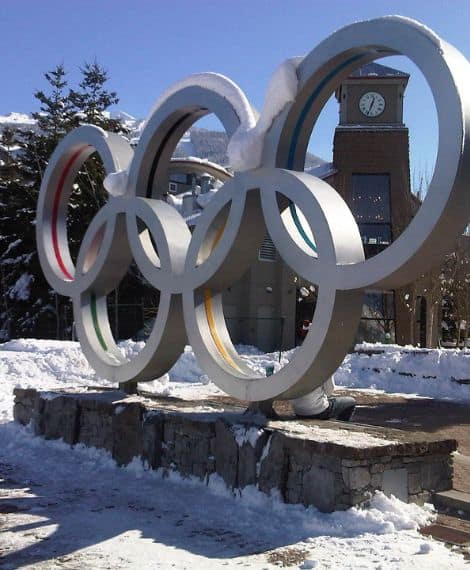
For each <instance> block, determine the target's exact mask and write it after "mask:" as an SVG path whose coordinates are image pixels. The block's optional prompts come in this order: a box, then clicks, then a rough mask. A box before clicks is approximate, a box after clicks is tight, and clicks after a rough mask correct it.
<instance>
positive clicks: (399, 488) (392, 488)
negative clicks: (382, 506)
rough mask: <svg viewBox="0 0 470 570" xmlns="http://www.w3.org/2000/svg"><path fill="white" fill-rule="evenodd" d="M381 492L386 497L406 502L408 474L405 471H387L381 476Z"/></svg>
mask: <svg viewBox="0 0 470 570" xmlns="http://www.w3.org/2000/svg"><path fill="white" fill-rule="evenodd" d="M382 491H383V492H384V493H385V494H386V495H388V496H391V495H393V496H395V497H396V498H397V499H401V500H402V501H405V502H408V472H407V470H406V469H387V470H386V471H384V472H383V475H382Z"/></svg>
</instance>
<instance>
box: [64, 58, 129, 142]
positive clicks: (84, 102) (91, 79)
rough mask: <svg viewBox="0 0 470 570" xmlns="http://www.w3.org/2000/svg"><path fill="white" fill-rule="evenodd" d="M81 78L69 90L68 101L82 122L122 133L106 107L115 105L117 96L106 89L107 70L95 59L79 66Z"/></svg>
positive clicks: (117, 100)
mask: <svg viewBox="0 0 470 570" xmlns="http://www.w3.org/2000/svg"><path fill="white" fill-rule="evenodd" d="M80 71H81V72H82V80H81V81H80V83H79V89H78V90H74V89H72V90H71V91H70V101H71V103H72V104H73V105H74V108H75V110H76V112H77V114H78V116H79V118H80V121H81V122H82V123H87V124H90V125H96V126H98V127H101V128H102V129H104V130H105V131H110V132H113V133H124V132H125V129H123V126H122V125H121V123H120V122H119V121H118V120H116V119H111V118H110V116H109V113H107V109H108V108H109V107H110V106H112V105H116V104H117V103H118V102H119V98H118V96H117V93H116V92H115V91H108V90H107V89H106V82H107V81H108V72H107V71H106V70H105V69H104V68H103V67H101V66H100V65H99V64H98V62H97V61H96V60H95V61H94V62H93V63H85V65H84V66H83V67H82V68H80Z"/></svg>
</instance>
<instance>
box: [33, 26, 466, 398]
mask: <svg viewBox="0 0 470 570" xmlns="http://www.w3.org/2000/svg"><path fill="white" fill-rule="evenodd" d="M395 54H402V55H404V56H407V57H408V58H409V59H410V60H411V61H413V62H414V63H415V64H416V65H417V67H418V68H419V69H420V70H421V71H422V73H423V75H424V76H425V78H426V80H427V82H428V84H429V86H430V89H431V91H432V93H433V96H434V100H435V104H436V108H437V114H438V123H439V147H438V155H437V161H436V166H435V171H434V174H433V177H432V180H431V183H430V186H429V189H428V193H427V196H426V198H425V200H424V203H423V204H422V206H421V207H420V210H419V212H418V213H417V215H416V216H415V218H414V219H413V220H412V221H411V223H410V225H409V226H408V228H407V229H406V230H405V231H404V233H403V234H402V235H401V236H400V237H399V238H398V239H397V240H396V241H394V242H393V243H392V244H391V245H390V246H389V247H388V248H387V249H386V250H384V251H383V252H381V253H379V254H377V255H376V256H374V257H372V258H370V259H367V260H366V259H364V253H363V246H362V242H361V237H360V234H359V230H358V227H357V225H356V222H355V220H354V218H353V215H352V213H351V212H350V210H349V208H348V207H347V205H346V203H345V202H344V201H343V199H342V198H341V197H340V196H339V194H338V193H337V192H336V191H335V190H334V189H333V188H332V187H331V186H329V185H328V184H327V183H326V182H324V181H322V180H320V179H318V178H316V177H314V176H311V175H308V174H306V173H304V172H303V165H304V158H305V154H306V150H307V144H308V140H309V137H310V134H311V132H312V130H313V129H314V125H315V121H316V119H317V118H318V116H319V114H320V112H321V110H322V108H323V106H324V104H325V103H326V101H327V100H328V98H329V97H330V95H331V94H332V93H333V92H334V90H335V89H336V88H337V87H338V86H339V84H340V83H341V82H342V81H343V80H344V79H345V78H346V77H347V76H348V75H350V74H351V72H352V71H354V70H355V69H357V68H359V67H361V66H363V65H364V64H366V63H369V62H371V61H373V60H376V59H379V58H382V57H385V56H389V55H395ZM297 77H298V91H297V95H296V97H295V100H294V101H293V102H291V103H289V104H288V105H286V106H285V108H284V109H283V111H282V112H281V113H280V114H279V115H278V116H277V117H276V118H275V120H274V123H273V124H272V126H271V128H270V129H269V130H268V131H267V132H266V134H265V135H264V138H263V141H262V143H263V147H262V157H261V162H260V164H259V165H258V167H257V168H254V169H251V170H248V171H244V172H235V175H234V177H233V178H232V179H230V180H228V181H226V183H225V184H224V185H223V187H222V188H221V189H220V190H219V191H218V192H217V194H216V196H215V197H214V198H213V199H212V200H211V202H210V203H209V204H208V205H207V207H206V208H205V209H204V211H203V213H202V215H201V217H200V220H199V222H198V224H197V226H196V229H195V231H194V233H193V235H191V234H190V232H189V230H188V228H187V226H186V224H185V222H184V220H183V218H182V217H181V216H180V214H179V213H178V212H177V211H176V210H175V209H173V208H172V207H171V206H170V205H169V204H167V203H166V202H164V201H163V200H162V199H160V198H161V196H162V194H163V193H164V192H166V190H167V183H168V182H167V181H168V177H167V172H168V168H169V164H170V159H171V155H172V153H173V151H174V149H175V147H176V145H177V143H178V141H179V140H180V138H181V136H182V135H183V134H184V132H185V131H186V130H187V129H188V128H189V127H190V126H191V125H192V124H193V123H194V122H195V121H196V120H198V119H199V118H200V117H202V116H203V115H206V114H208V113H214V114H215V115H216V116H217V117H218V118H219V119H220V121H221V122H222V124H223V126H224V128H225V130H226V132H227V135H228V137H229V138H231V137H232V136H233V135H234V134H235V133H236V132H238V133H240V129H241V128H244V127H245V128H252V127H253V126H254V125H255V124H256V113H255V111H254V110H253V109H252V108H251V107H250V105H249V103H248V101H247V99H246V97H245V96H244V94H243V93H242V92H241V90H240V89H239V88H238V87H237V86H236V85H235V84H234V83H233V82H231V81H230V80H228V79H226V78H223V77H222V76H215V75H209V74H208V75H204V76H192V77H189V78H188V79H187V80H186V81H184V82H183V83H180V84H178V85H177V86H176V87H175V88H174V89H172V90H170V91H169V92H168V93H167V94H166V95H165V96H164V97H163V98H162V99H161V100H160V101H159V103H158V104H157V105H156V107H155V108H154V110H153V112H152V113H151V116H150V118H149V120H148V121H147V123H146V126H145V128H144V131H143V133H142V136H141V139H140V142H139V144H138V146H137V149H136V152H135V154H134V153H133V150H132V149H131V147H130V146H129V145H128V143H127V142H126V141H125V140H124V139H122V138H121V137H120V136H118V135H116V134H111V133H106V132H104V131H102V130H101V129H99V128H97V127H93V126H82V127H80V128H78V129H76V130H75V131H72V132H71V133H70V134H68V135H67V136H66V137H65V138H64V139H63V140H62V142H61V143H60V144H59V145H58V147H57V149H56V150H55V152H54V153H53V155H52V157H51V159H50V162H49V166H48V168H47V171H46V173H45V176H44V180H43V184H42V187H41V192H40V198H39V203H38V214H37V243H38V251H39V257H40V261H41V265H42V268H43V271H44V273H45V276H46V278H47V280H48V282H49V284H50V285H51V286H52V287H53V288H54V289H55V290H56V291H57V292H58V293H60V294H62V295H67V296H70V297H71V298H72V300H73V306H74V314H75V320H76V324H77V332H78V336H79V339H80V342H81V344H82V347H83V350H84V353H85V355H86V357H87V358H88V360H89V362H90V363H91V365H92V366H93V367H94V368H95V370H96V371H97V373H98V374H99V375H100V376H102V377H106V378H108V379H112V380H115V381H118V382H127V381H147V380H152V379H153V378H156V377H159V376H161V375H162V374H164V373H165V372H167V371H168V370H169V368H170V367H171V366H172V365H173V364H174V362H175V361H176V359H177V358H178V357H179V355H180V354H181V352H182V351H183V350H184V345H185V343H186V341H187V339H189V342H190V344H191V345H192V346H193V349H194V352H195V354H196V355H197V357H198V360H199V363H200V365H201V366H202V368H203V369H204V370H205V371H206V373H207V374H208V376H209V377H210V378H211V379H212V380H213V381H214V382H215V383H216V384H217V385H218V386H219V387H220V388H222V389H223V390H224V391H225V392H227V393H228V394H231V395H232V396H234V397H237V398H239V399H242V400H248V401H262V400H268V399H274V398H278V399H291V398H296V397H300V396H303V395H305V394H307V393H308V392H310V391H311V390H313V389H314V388H316V387H318V386H319V385H321V384H322V383H323V382H324V381H325V380H326V379H327V378H328V377H329V376H330V375H331V374H332V373H333V372H334V371H335V370H336V369H337V367H338V366H339V365H340V364H341V362H342V360H343V358H344V356H345V354H346V353H347V350H348V348H349V347H350V346H351V344H352V342H353V339H354V335H355V331H356V328H357V324H358V322H359V318H360V316H361V306H362V296H363V291H364V289H365V288H366V287H368V288H372V287H376V288H377V287H378V288H390V287H398V286H401V285H404V284H406V283H408V282H410V281H412V280H414V279H416V278H417V277H418V276H419V275H420V274H421V273H422V272H423V271H426V270H428V269H429V268H430V266H432V265H433V264H434V263H436V262H437V261H438V260H440V259H441V258H442V256H443V255H444V254H445V253H446V252H447V251H448V250H449V249H451V248H452V246H453V244H454V243H455V240H456V238H457V236H458V235H459V233H462V231H463V230H464V228H465V226H466V224H467V223H468V221H469V220H470V199H469V196H468V190H467V187H468V184H469V182H470V156H469V146H470V134H469V133H470V84H469V79H468V78H469V77H470V64H469V62H468V61H467V60H466V59H465V57H464V56H463V55H461V54H460V53H459V52H458V51H457V50H456V49H455V48H454V47H452V46H451V45H449V44H447V43H446V42H444V41H442V40H440V39H439V38H438V37H437V36H435V35H434V34H433V33H432V32H431V31H430V30H428V29H427V28H424V26H421V25H420V24H418V23H417V22H414V21H411V20H409V19H406V18H401V17H386V18H378V19H375V20H370V21H366V22H360V23H355V24H352V25H350V26H347V27H345V28H343V29H341V30H339V31H337V32H335V33H334V34H333V35H331V36H330V37H328V38H327V39H326V40H324V41H323V42H322V43H320V44H319V45H318V46H317V47H315V48H314V49H313V51H311V52H310V53H309V54H308V55H307V56H306V57H305V58H303V59H302V61H301V62H300V63H299V65H298V67H297ZM201 78H202V79H201ZM93 152H96V153H98V155H99V156H100V157H101V159H102V161H103V164H104V167H105V170H106V172H107V173H108V174H111V173H114V172H118V171H121V170H128V176H127V185H126V187H125V192H124V193H123V194H122V195H120V196H115V197H113V196H110V199H109V201H108V202H107V203H106V205H105V206H104V207H103V208H102V209H101V210H100V211H99V212H98V213H97V215H96V216H95V218H94V219H93V221H92V222H91V224H90V226H89V227H88V229H87V230H86V233H85V235H84V238H83V241H82V244H81V247H80V252H79V255H78V258H77V263H76V266H74V264H73V262H72V259H71V256H70V252H69V248H68V244H67V227H66V213H67V204H68V199H69V196H70V192H71V187H72V183H73V180H74V178H75V176H76V174H77V173H78V171H79V169H80V167H81V166H82V164H83V163H84V161H85V160H86V159H87V158H88V157H89V156H90V155H91V154H92V153H93ZM297 208H299V209H300V210H301V212H302V213H303V216H304V218H303V219H301V218H300V217H299V215H298V213H297ZM142 226H145V230H144V231H142V230H141V228H142ZM307 226H309V227H307ZM266 228H267V229H268V231H269V235H270V237H271V239H272V240H273V242H274V244H275V246H276V248H277V250H278V252H279V254H280V256H281V257H282V259H283V260H284V261H285V262H286V263H287V264H288V265H289V266H290V267H291V268H292V269H293V270H294V271H296V272H297V273H298V274H299V275H300V276H302V277H303V278H304V279H305V280H307V281H309V282H311V283H315V284H316V285H317V286H318V295H319V297H318V302H317V309H316V311H315V315H314V318H313V322H312V326H311V330H310V332H309V334H308V335H307V338H306V339H305V341H304V343H303V345H302V346H301V347H299V348H298V349H297V351H296V353H295V355H294V357H293V359H292V360H291V362H290V363H289V364H288V365H286V366H285V367H284V368H282V369H281V370H280V371H278V372H276V373H275V374H274V375H273V376H270V377H260V376H257V375H256V374H255V373H254V372H253V371H252V370H251V369H250V368H248V367H247V366H246V364H245V363H244V361H243V360H242V359H241V358H239V356H238V354H237V352H236V350H235V348H234V347H233V345H232V342H231V339H230V336H229V333H228V331H227V328H226V325H225V320H224V315H223V307H222V291H223V290H224V289H225V288H227V287H228V286H230V285H231V284H232V283H233V282H234V281H235V280H236V279H238V278H239V277H241V275H242V274H243V273H244V272H245V270H246V269H247V268H248V267H249V266H250V264H251V263H252V262H253V260H254V259H256V256H257V251H258V248H259V245H260V243H261V242H262V240H263V238H264V235H265V231H266ZM312 236H313V239H312ZM153 244H156V248H157V249H156V248H155V247H154V245H153ZM132 259H134V260H135V262H136V263H137V266H138V267H139V268H140V270H141V272H142V274H143V275H144V276H145V278H146V279H147V280H148V281H149V282H150V283H151V284H152V285H153V286H154V287H156V288H157V289H158V290H159V291H160V304H159V307H158V315H157V318H156V320H155V324H154V326H153V330H152V332H151V334H150V336H149V338H148V340H147V342H146V345H145V347H144V348H143V349H142V350H141V352H140V353H139V354H138V355H137V356H136V357H135V358H133V359H131V360H127V359H126V358H125V357H124V356H123V355H122V353H121V351H120V350H119V348H118V346H117V344H116V341H115V339H114V338H113V335H112V333H111V328H110V324H109V319H108V313H107V308H106V295H107V294H109V293H110V292H111V291H112V290H113V289H114V288H115V287H116V286H117V285H118V283H119V281H120V280H121V279H122V277H123V276H124V275H125V273H126V271H127V270H128V267H129V265H130V263H131V261H132ZM186 335H187V336H186Z"/></svg>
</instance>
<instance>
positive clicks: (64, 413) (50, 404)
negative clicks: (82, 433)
mask: <svg viewBox="0 0 470 570" xmlns="http://www.w3.org/2000/svg"><path fill="white" fill-rule="evenodd" d="M78 420H79V410H78V402H77V400H76V399H75V398H70V397H68V396H55V397H52V398H46V399H44V403H43V408H42V413H41V419H40V423H41V426H42V428H41V431H42V434H43V435H44V437H45V438H46V439H63V440H64V441H65V443H68V444H70V445H74V444H75V443H77V438H78Z"/></svg>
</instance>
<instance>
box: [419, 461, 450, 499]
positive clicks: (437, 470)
mask: <svg viewBox="0 0 470 570" xmlns="http://www.w3.org/2000/svg"><path fill="white" fill-rule="evenodd" d="M452 476H453V468H452V464H451V463H450V462H449V461H446V460H445V459H444V458H443V459H442V461H440V462H437V461H436V462H433V463H427V462H426V463H423V464H422V465H421V478H422V488H423V490H426V491H446V490H447V489H450V488H451V487H452Z"/></svg>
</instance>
